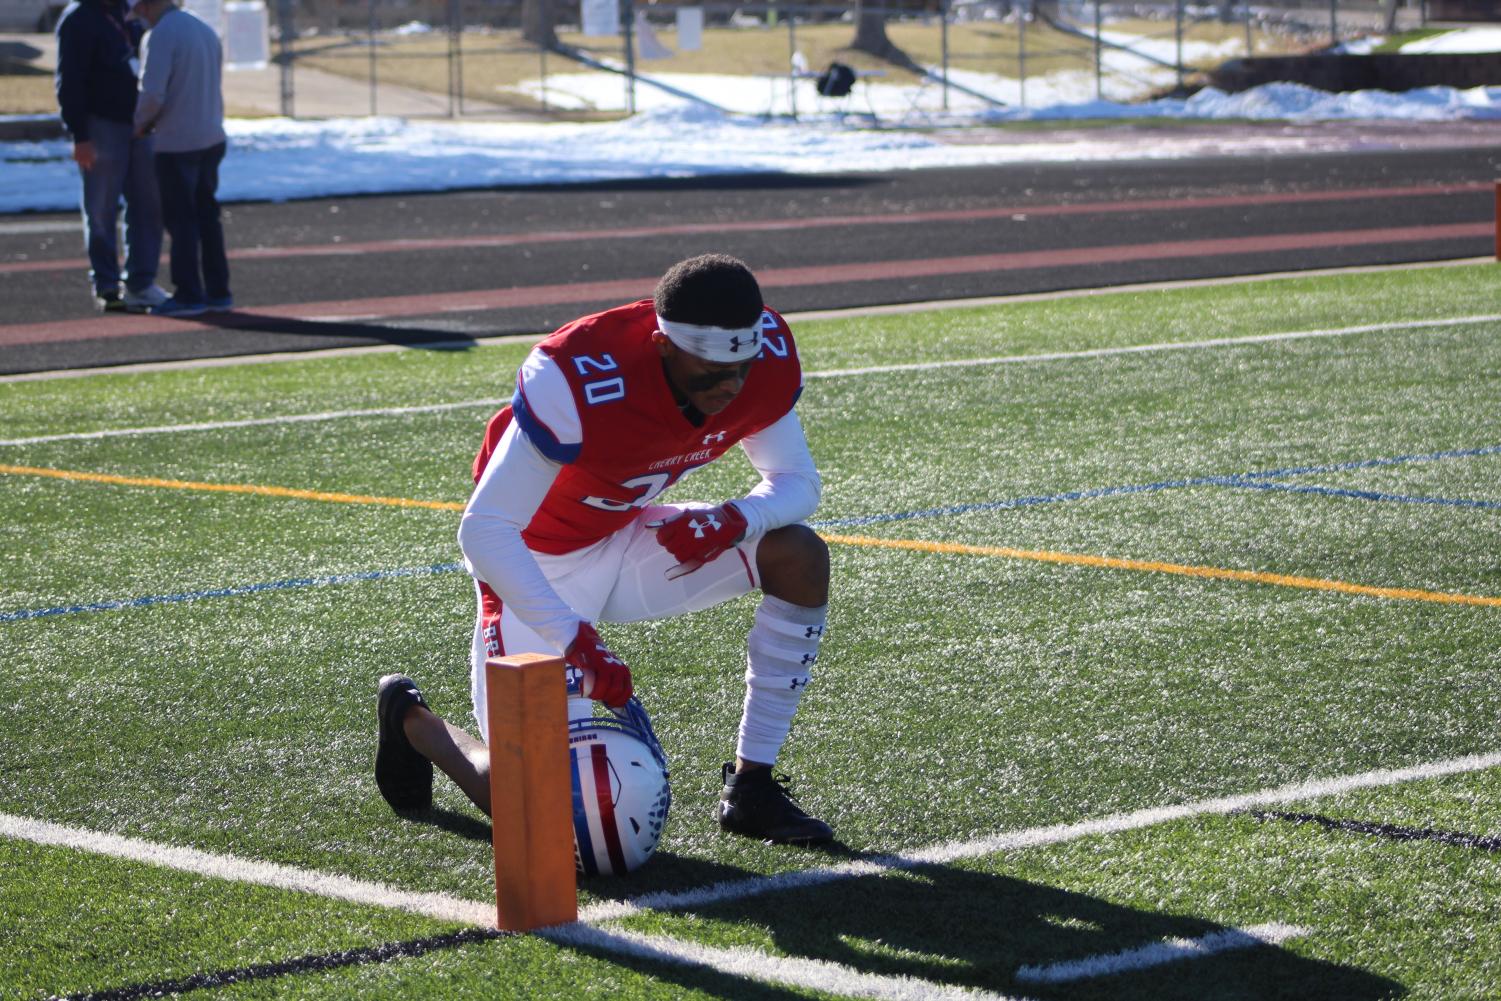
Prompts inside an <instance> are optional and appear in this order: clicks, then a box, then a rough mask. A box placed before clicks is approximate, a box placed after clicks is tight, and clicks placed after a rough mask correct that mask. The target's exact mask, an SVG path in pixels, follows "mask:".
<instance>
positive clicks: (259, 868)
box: [0, 813, 495, 927]
mask: <svg viewBox="0 0 1501 1001" xmlns="http://www.w3.org/2000/svg"><path fill="white" fill-rule="evenodd" d="M0 837H8V838H16V839H18V840H21V841H30V842H33V843H35V844H39V845H56V846H58V847H62V848H72V849H74V850H76V851H81V852H93V853H94V854H96V855H108V856H110V857H112V858H119V859H127V860H129V861H131V862H144V863H146V864H147V865H156V866H161V867H162V868H164V869H176V870H177V871H179V872H190V873H193V874H195V875H198V876H212V877H214V878H215V879H228V880H233V881H234V882H237V883H250V884H253V885H255V886H269V887H273V888H275V889H279V890H296V891H297V892H299V893H311V894H313V895H314V896H319V897H329V898H331V899H333V900H347V901H350V902H352V903H356V904H367V905H374V906H376V907H390V908H394V909H396V910H400V911H410V912H412V913H414V914H425V915H427V916H428V917H430V918H437V919H438V920H440V921H456V922H459V923H461V924H467V925H489V926H492V927H493V926H494V924H495V906H494V905H493V904H477V903H475V902H474V901H472V900H463V899H461V898H459V897H451V896H448V895H446V894H442V893H413V892H411V891H410V890H401V889H398V888H396V887H394V886H387V885H385V884H384V883H371V882H367V881H365V880H361V879H352V878H351V877H349V876H339V875H335V874H333V873H326V872H318V871H316V870H312V869H298V868H296V867H295V866H289V865H278V864H276V863H274V862H259V861H256V860H254V859H246V858H239V857H237V856H234V855H217V854H215V853H213V852H205V851H199V850H198V849H196V848H184V847H181V846H179V845H164V844H160V843H158V842H154V841H143V840H141V839H139V838H128V837H125V836H123V835H120V834H109V833H106V832H103V831H92V830H89V829H87V828H83V827H65V826H63V825H62V824H52V823H48V822H47V821H45V820H33V819H31V818H30V817H17V816H15V815H14V814H9V813H0Z"/></svg>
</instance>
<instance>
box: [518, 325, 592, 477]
mask: <svg viewBox="0 0 1501 1001" xmlns="http://www.w3.org/2000/svg"><path fill="white" fill-rule="evenodd" d="M511 411H512V414H513V415H514V417H515V420H516V423H517V424H519V425H520V426H521V431H522V433H524V434H525V435H526V437H527V440H528V441H530V442H531V443H532V445H533V447H535V448H536V449H537V451H538V452H540V453H542V454H543V455H544V456H546V457H547V458H549V459H551V460H552V461H553V462H557V463H562V464H565V465H566V464H567V463H570V462H573V461H574V460H575V459H577V458H578V457H579V452H580V451H581V450H582V448H583V442H584V433H583V422H582V420H580V418H579V410H578V403H577V401H575V400H574V398H573V390H572V388H570V387H569V385H568V377H567V376H565V375H564V374H563V370H562V368H560V367H559V366H558V362H557V360H556V359H555V358H553V356H552V355H550V354H548V353H547V352H545V351H542V350H537V349H534V350H533V351H532V352H531V353H530V354H529V355H527V356H526V360H525V361H524V362H522V364H521V370H520V371H519V372H517V373H516V395H515V396H514V397H513V398H512V400H511Z"/></svg>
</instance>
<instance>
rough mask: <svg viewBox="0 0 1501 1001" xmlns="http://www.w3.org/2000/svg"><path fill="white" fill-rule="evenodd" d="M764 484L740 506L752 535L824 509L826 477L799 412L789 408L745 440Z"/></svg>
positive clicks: (742, 444)
mask: <svg viewBox="0 0 1501 1001" xmlns="http://www.w3.org/2000/svg"><path fill="white" fill-rule="evenodd" d="M740 447H741V448H742V449H744V450H745V455H746V457H747V458H748V459H750V462H751V465H752V466H754V467H755V469H756V472H758V473H760V474H761V482H760V483H758V484H756V486H755V487H753V488H752V489H751V491H750V493H748V494H746V495H745V496H744V497H738V498H736V499H735V500H734V504H735V506H736V507H737V508H739V509H740V513H741V514H743V515H745V520H746V523H747V534H749V535H757V534H761V533H764V532H769V531H771V530H772V529H774V528H781V527H782V526H784V525H791V524H794V523H796V522H799V521H803V520H804V519H806V518H807V517H808V516H809V515H811V514H812V513H813V512H814V511H816V510H818V501H819V497H820V496H821V495H822V492H823V481H822V480H821V478H820V477H819V475H818V467H817V466H815V465H814V463H813V453H812V452H810V451H809V450H808V439H807V437H806V436H805V435H804V434H803V425H802V422H801V421H800V420H798V416H797V412H796V411H794V410H789V411H787V413H786V414H785V415H783V416H782V418H781V419H780V420H778V421H776V422H774V423H772V424H771V425H769V426H768V427H765V428H763V429H761V430H760V431H757V432H756V433H755V434H752V435H747V436H746V437H745V438H743V439H741V441H740Z"/></svg>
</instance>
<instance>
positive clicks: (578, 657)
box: [564, 622, 632, 706]
mask: <svg viewBox="0 0 1501 1001" xmlns="http://www.w3.org/2000/svg"><path fill="white" fill-rule="evenodd" d="M564 657H565V658H566V660H567V663H568V666H569V668H570V669H577V670H579V671H580V672H582V674H583V684H582V686H581V688H582V690H583V694H584V695H585V696H586V697H588V698H591V699H595V700H597V701H599V702H603V703H604V704H605V705H607V706H623V705H625V704H626V702H627V701H628V700H629V699H630V697H631V694H632V688H631V669H630V668H628V667H626V666H625V661H623V660H621V659H620V658H619V657H617V656H615V655H614V654H613V653H611V652H610V648H609V647H607V646H605V644H604V641H603V640H601V639H600V638H599V633H597V632H595V631H594V627H593V626H591V625H589V623H587V622H580V623H579V628H578V633H577V634H576V635H575V636H574V638H573V642H572V643H570V644H568V650H567V651H566V652H565V653H564Z"/></svg>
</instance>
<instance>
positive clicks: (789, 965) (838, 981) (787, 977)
mask: <svg viewBox="0 0 1501 1001" xmlns="http://www.w3.org/2000/svg"><path fill="white" fill-rule="evenodd" d="M538 934H539V935H541V936H543V937H544V938H547V939H550V940H552V941H554V942H558V943H561V944H563V945H568V946H574V947H581V948H589V949H598V950H601V951H608V952H613V953H620V954H624V955H627V956H634V957H636V958H639V959H654V960H657V961H658V962H667V963H672V964H674V965H677V966H702V967H705V968H707V969H710V970H714V971H715V972H718V973H726V974H729V975H731V976H737V977H744V978H747V979H750V980H759V981H761V982H762V983H768V984H789V985H792V986H795V987H805V988H809V989H811V990H817V991H824V992H826V993H829V994H839V995H844V996H846V997H862V998H882V999H888V1001H928V999H935V1001H1022V999H1020V998H1016V997H1014V996H1012V995H1006V994H995V993H992V992H990V991H984V990H979V989H977V988H968V987H958V986H955V985H952V984H939V983H935V982H933V981H931V980H921V979H918V978H916V977H908V976H901V975H885V974H878V973H865V972H863V971H861V970H857V969H854V968H853V967H849V966H844V965H842V964H840V963H831V962H829V961H827V960H822V959H804V958H800V957H795V956H772V955H770V954H768V953H765V952H762V951H761V950H759V949H750V948H745V947H733V948H728V949H726V948H719V947H716V946H709V945H701V944H699V943H697V942H686V941H683V940H681V939H671V938H662V937H659V936H655V935H641V934H638V933H636V932H628V931H615V930H609V931H607V930H605V929H603V928H594V927H591V926H589V925H586V924H582V923H575V924H570V925H559V926H558V927H555V928H547V929H544V930H542V931H541V932H538Z"/></svg>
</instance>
